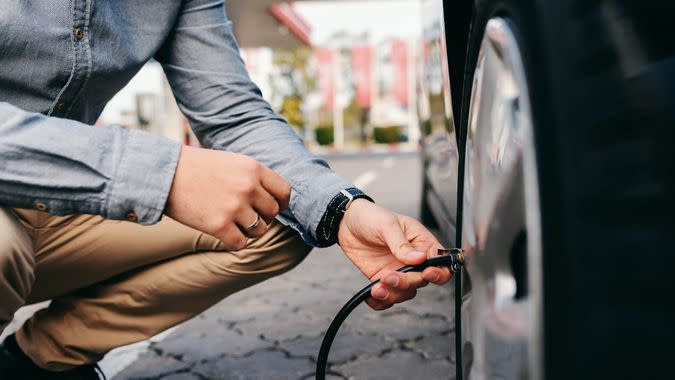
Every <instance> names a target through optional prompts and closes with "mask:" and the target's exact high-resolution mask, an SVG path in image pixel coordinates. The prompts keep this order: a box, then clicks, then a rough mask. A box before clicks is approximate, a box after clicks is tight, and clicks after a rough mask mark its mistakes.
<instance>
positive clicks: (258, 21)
mask: <svg viewBox="0 0 675 380" xmlns="http://www.w3.org/2000/svg"><path fill="white" fill-rule="evenodd" d="M225 4H226V8H227V14H228V17H229V19H230V21H232V23H233V25H232V26H233V28H234V34H235V36H236V37H237V42H238V43H239V45H240V46H241V47H243V48H256V47H263V46H266V47H272V48H297V47H302V46H309V45H310V33H311V30H310V27H309V25H308V24H307V23H306V22H305V21H304V20H303V19H302V17H301V16H300V15H299V14H298V13H297V12H296V11H295V10H294V9H293V7H292V6H291V4H290V3H287V2H279V1H274V0H231V1H226V2H225Z"/></svg>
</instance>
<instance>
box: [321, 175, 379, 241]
mask: <svg viewBox="0 0 675 380" xmlns="http://www.w3.org/2000/svg"><path fill="white" fill-rule="evenodd" d="M355 199H367V200H369V201H371V202H374V201H373V199H372V198H371V197H369V196H367V195H366V194H365V193H364V192H363V191H361V190H359V189H357V188H356V187H350V188H348V189H344V190H342V191H340V192H339V193H337V194H336V195H335V196H334V197H333V199H331V201H330V202H328V206H327V207H326V211H325V212H324V214H323V216H322V217H321V221H320V222H319V226H318V227H317V229H316V237H317V242H318V243H319V245H320V246H322V247H325V246H329V245H332V244H334V243H336V242H337V235H338V228H339V227H340V222H341V221H342V217H343V216H344V215H345V211H347V209H348V208H349V205H351V203H352V202H353V201H354V200H355Z"/></svg>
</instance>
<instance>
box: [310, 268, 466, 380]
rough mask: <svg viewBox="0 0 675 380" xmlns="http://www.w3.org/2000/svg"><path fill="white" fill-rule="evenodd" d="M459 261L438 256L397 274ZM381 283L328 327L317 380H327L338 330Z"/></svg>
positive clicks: (359, 295)
mask: <svg viewBox="0 0 675 380" xmlns="http://www.w3.org/2000/svg"><path fill="white" fill-rule="evenodd" d="M456 263H457V259H456V258H455V257H454V256H452V255H448V256H437V257H433V258H430V259H427V261H425V262H424V263H422V264H419V265H410V266H405V267H401V268H399V269H397V270H396V271H397V272H401V273H406V272H421V271H423V270H425V269H426V268H428V267H452V266H453V265H456ZM378 282H380V280H377V281H374V282H371V283H370V284H368V286H366V287H365V288H363V289H361V290H360V291H359V292H358V293H356V295H354V297H352V298H351V299H350V300H349V301H347V303H346V304H345V305H344V306H343V307H342V309H340V311H339V312H338V313H337V315H336V316H335V318H334V319H333V322H331V324H330V326H329V327H328V330H327V331H326V335H325V336H324V337H323V342H321V349H320V350H319V357H318V358H317V361H316V379H317V380H325V378H326V365H327V363H328V353H329V352H330V348H331V346H332V345H333V340H334V339H335V335H337V332H338V330H339V329H340V326H342V323H343V322H344V321H345V319H347V317H348V316H349V314H351V312H352V311H353V310H354V309H356V307H357V306H359V305H360V304H361V303H362V302H363V301H365V300H366V299H368V297H369V296H370V289H372V288H373V286H375V284H377V283H378Z"/></svg>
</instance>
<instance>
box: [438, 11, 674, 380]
mask: <svg viewBox="0 0 675 380" xmlns="http://www.w3.org/2000/svg"><path fill="white" fill-rule="evenodd" d="M633 3H635V2H629V1H620V0H619V1H593V0H560V1H534V0H486V1H477V2H476V6H475V9H474V14H473V21H472V23H471V25H472V27H471V31H470V35H469V49H468V55H467V63H466V68H467V70H466V75H465V77H464V85H463V90H462V98H463V100H464V101H463V102H462V116H461V122H460V133H461V136H462V139H461V140H462V144H465V141H466V132H467V125H468V120H467V115H468V111H469V100H470V98H471V90H472V80H471V79H472V76H473V73H474V69H475V66H476V61H477V57H478V52H479V48H480V44H481V39H482V36H483V32H484V30H485V26H486V23H487V21H488V20H489V19H490V18H492V17H495V16H499V17H505V18H508V20H509V21H510V22H511V23H512V24H513V25H514V30H515V31H516V32H517V34H516V37H517V40H518V42H519V45H520V48H521V52H522V56H523V64H524V70H525V72H526V76H527V78H528V89H529V93H530V99H531V103H532V104H531V107H532V117H533V133H534V142H535V147H536V163H537V176H538V178H539V185H538V186H539V189H538V190H539V195H540V198H539V202H540V207H539V209H540V213H541V215H540V219H541V244H542V264H541V267H540V268H528V270H538V271H540V272H541V278H542V283H541V286H542V289H541V292H542V294H543V300H542V302H543V326H542V332H543V336H542V337H541V338H542V342H543V346H542V348H543V352H542V356H541V357H542V359H543V361H542V363H543V364H542V365H543V368H542V372H541V375H542V376H543V377H544V378H546V379H572V378H573V379H601V378H603V379H623V378H626V379H628V378H631V379H635V378H660V377H663V376H664V374H667V373H669V372H670V371H671V370H672V365H671V362H672V359H673V358H674V357H675V344H673V342H675V328H673V326H672V325H673V321H675V302H674V300H675V297H674V296H673V295H674V294H675V281H673V270H674V268H675V238H674V237H675V233H674V232H675V223H674V220H675V218H674V217H673V215H675V213H674V211H675V209H674V207H673V205H674V203H675V202H673V197H674V194H675V183H674V182H675V175H673V173H675V158H673V155H672V153H671V152H670V150H671V149H670V146H669V145H671V144H672V143H673V142H674V141H675V132H674V131H675V43H673V39H672V37H671V36H672V32H664V31H667V30H671V31H672V27H671V26H670V23H671V21H669V20H670V17H671V15H672V14H674V13H675V12H673V10H672V9H661V8H658V7H657V6H651V5H648V4H641V5H635V4H633ZM664 3H665V2H664ZM446 7H449V8H448V9H446V12H447V11H451V7H452V5H451V2H450V4H449V5H447V6H446ZM662 7H669V8H672V5H664V6H662ZM644 41H646V42H644ZM647 42H648V43H647ZM465 148H466V147H465V146H462V147H460V152H464V151H465ZM464 159H465V158H464V157H461V162H463V161H464ZM462 165H463V164H462ZM460 193H461V192H460ZM462 228H464V227H462Z"/></svg>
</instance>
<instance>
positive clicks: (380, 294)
mask: <svg viewBox="0 0 675 380" xmlns="http://www.w3.org/2000/svg"><path fill="white" fill-rule="evenodd" d="M388 295H389V294H388V292H387V291H386V290H384V289H382V288H377V289H375V290H374V291H373V297H375V298H377V299H379V300H383V299H386V298H387V296H388Z"/></svg>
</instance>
